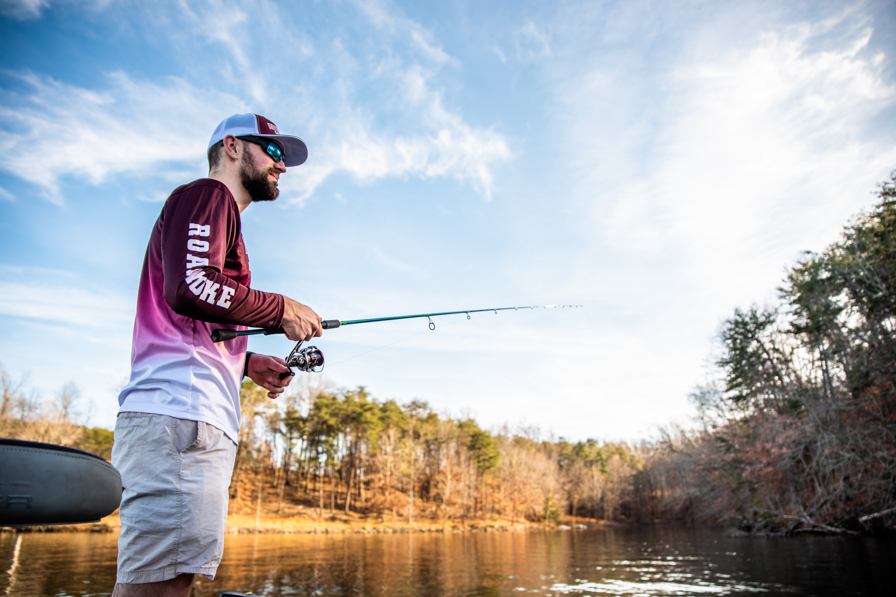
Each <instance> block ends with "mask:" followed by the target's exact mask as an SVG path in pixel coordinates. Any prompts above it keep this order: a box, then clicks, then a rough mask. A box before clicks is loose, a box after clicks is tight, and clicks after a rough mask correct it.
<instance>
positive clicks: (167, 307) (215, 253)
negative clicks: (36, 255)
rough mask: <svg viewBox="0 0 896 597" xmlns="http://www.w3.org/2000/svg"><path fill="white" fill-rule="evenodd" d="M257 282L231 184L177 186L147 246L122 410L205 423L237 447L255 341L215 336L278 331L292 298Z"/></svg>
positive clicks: (208, 182)
mask: <svg viewBox="0 0 896 597" xmlns="http://www.w3.org/2000/svg"><path fill="white" fill-rule="evenodd" d="M250 282H251V276H250V272H249V257H248V255H247V254H246V247H245V245H244V244H243V236H242V232H241V225H240V212H239V209H238V207H237V204H236V201H235V200H234V198H233V195H231V193H230V191H229V190H228V189H227V187H226V186H225V185H224V184H223V183H220V182H218V181H215V180H211V179H200V180H197V181H194V182H192V183H190V184H188V185H184V186H182V187H179V188H177V189H175V190H174V192H173V193H171V196H170V197H168V200H167V201H166V202H165V205H164V207H163V208H162V213H161V214H160V215H159V219H158V220H156V224H155V227H154V228H153V231H152V235H151V236H150V239H149V246H148V247H147V248H146V257H145V259H144V261H143V273H142V274H141V276H140V289H139V292H138V295H137V317H136V320H135V322H134V339H133V348H132V351H131V378H130V381H129V382H128V384H127V385H126V386H125V388H124V390H122V392H121V394H120V395H119V397H118V403H119V405H120V409H119V410H120V412H144V413H155V414H161V415H168V416H171V417H177V418H179V419H189V420H192V421H203V422H205V423H209V424H211V425H214V426H215V427H217V428H218V429H220V430H221V431H223V432H224V433H226V434H227V436H228V437H230V439H232V440H233V441H234V442H236V441H237V439H238V437H239V430H240V398H239V388H240V383H241V380H242V373H243V364H244V360H245V356H246V346H247V339H246V338H245V337H240V338H236V339H234V340H228V341H226V342H220V343H217V344H216V343H214V342H212V340H211V332H212V330H213V329H216V328H230V329H237V330H242V329H245V326H252V327H277V326H279V325H280V322H281V319H282V318H283V306H284V302H283V297H282V296H281V295H279V294H272V293H268V292H261V291H258V290H253V289H252V288H250Z"/></svg>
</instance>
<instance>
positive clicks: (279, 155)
mask: <svg viewBox="0 0 896 597" xmlns="http://www.w3.org/2000/svg"><path fill="white" fill-rule="evenodd" d="M268 155H269V156H271V158H272V159H273V160H274V161H275V162H279V161H280V160H282V159H283V150H281V149H280V146H279V145H277V144H276V143H269V144H268Z"/></svg>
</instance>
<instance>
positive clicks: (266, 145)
mask: <svg viewBox="0 0 896 597" xmlns="http://www.w3.org/2000/svg"><path fill="white" fill-rule="evenodd" d="M237 139H242V140H243V141H248V142H249V143H255V144H256V145H260V146H261V148H262V149H264V150H265V151H266V152H267V154H268V155H269V156H271V159H272V160H274V162H275V163H276V162H279V161H280V160H282V159H283V150H282V149H280V146H279V145H277V144H276V143H274V142H273V141H271V140H270V139H266V138H264V137H252V136H245V137H237Z"/></svg>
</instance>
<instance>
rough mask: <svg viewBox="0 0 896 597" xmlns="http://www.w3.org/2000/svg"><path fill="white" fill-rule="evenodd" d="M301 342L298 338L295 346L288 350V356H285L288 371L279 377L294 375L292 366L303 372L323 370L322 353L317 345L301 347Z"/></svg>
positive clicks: (284, 377)
mask: <svg viewBox="0 0 896 597" xmlns="http://www.w3.org/2000/svg"><path fill="white" fill-rule="evenodd" d="M302 342H303V341H302V340H299V342H298V343H297V344H296V345H295V348H293V349H292V350H291V351H290V352H289V356H287V357H286V366H287V367H289V371H290V372H289V373H283V374H281V375H280V379H286V378H287V377H289V376H290V375H294V373H293V372H292V368H293V367H295V368H296V369H298V370H299V371H304V372H305V373H309V372H310V373H320V372H321V371H323V370H324V353H322V352H321V351H320V349H319V348H318V347H317V346H306V347H305V348H302ZM318 367H319V368H318Z"/></svg>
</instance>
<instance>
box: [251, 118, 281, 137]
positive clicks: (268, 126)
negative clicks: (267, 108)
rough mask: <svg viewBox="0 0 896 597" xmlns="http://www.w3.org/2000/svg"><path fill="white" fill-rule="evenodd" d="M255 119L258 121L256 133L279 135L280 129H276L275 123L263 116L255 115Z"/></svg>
mask: <svg viewBox="0 0 896 597" xmlns="http://www.w3.org/2000/svg"><path fill="white" fill-rule="evenodd" d="M255 120H257V121H258V134H259V135H279V134H280V131H278V130H277V125H276V124H274V123H273V122H271V121H270V120H268V119H267V118H265V117H264V116H259V115H258V114H256V115H255Z"/></svg>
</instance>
